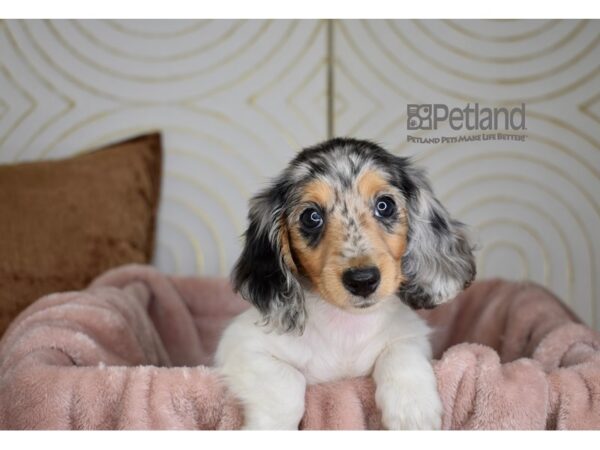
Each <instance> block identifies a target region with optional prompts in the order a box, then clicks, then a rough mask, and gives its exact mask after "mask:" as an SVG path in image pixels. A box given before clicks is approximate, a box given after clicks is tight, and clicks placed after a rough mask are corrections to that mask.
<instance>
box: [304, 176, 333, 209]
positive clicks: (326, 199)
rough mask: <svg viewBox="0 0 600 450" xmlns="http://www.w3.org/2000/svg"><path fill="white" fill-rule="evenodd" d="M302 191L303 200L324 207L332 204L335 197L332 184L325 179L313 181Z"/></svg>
mask: <svg viewBox="0 0 600 450" xmlns="http://www.w3.org/2000/svg"><path fill="white" fill-rule="evenodd" d="M302 191H303V192H302V202H313V203H316V204H318V205H321V206H323V207H327V206H328V205H331V204H332V203H333V199H334V197H335V194H334V192H333V189H332V188H331V186H330V185H329V184H328V183H326V182H325V181H323V180H315V181H311V182H310V183H308V184H307V185H306V186H304V189H302Z"/></svg>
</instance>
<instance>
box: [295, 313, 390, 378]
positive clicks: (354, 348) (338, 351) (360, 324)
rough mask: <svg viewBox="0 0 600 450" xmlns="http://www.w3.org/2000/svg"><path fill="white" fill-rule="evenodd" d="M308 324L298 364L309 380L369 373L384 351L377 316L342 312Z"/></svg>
mask: <svg viewBox="0 0 600 450" xmlns="http://www.w3.org/2000/svg"><path fill="white" fill-rule="evenodd" d="M321 318H323V319H324V320H322V321H319V322H318V323H311V324H309V326H308V327H307V329H306V331H305V334H304V336H303V337H302V340H301V343H300V345H301V346H302V347H303V349H304V351H303V352H302V353H304V355H305V359H304V362H303V364H301V366H300V367H299V368H300V370H301V371H302V372H303V373H304V376H305V377H306V380H307V382H308V383H309V384H314V383H322V382H327V381H333V380H339V379H342V378H352V377H358V376H364V375H369V374H371V372H372V371H373V367H374V365H375V361H376V360H377V357H378V356H379V354H380V353H381V351H382V349H383V348H382V340H381V339H378V338H377V336H378V335H379V334H381V332H382V330H381V329H380V327H381V326H382V324H381V323H380V321H379V320H377V317H369V316H360V315H350V314H347V313H343V314H341V315H340V316H339V317H333V318H331V317H327V316H325V317H321Z"/></svg>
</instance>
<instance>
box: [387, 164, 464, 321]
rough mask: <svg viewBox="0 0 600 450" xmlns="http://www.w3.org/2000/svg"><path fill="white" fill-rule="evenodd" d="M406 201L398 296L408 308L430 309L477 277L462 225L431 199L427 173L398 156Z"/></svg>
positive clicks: (446, 299)
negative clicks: (406, 237) (405, 237)
mask: <svg viewBox="0 0 600 450" xmlns="http://www.w3.org/2000/svg"><path fill="white" fill-rule="evenodd" d="M397 169H398V173H399V180H398V181H399V182H400V185H401V189H402V190H403V191H404V194H405V196H406V199H407V211H408V243H407V249H406V252H405V254H404V256H403V258H402V273H403V275H404V277H405V282H404V283H403V284H402V285H401V286H400V290H399V293H398V294H399V296H400V298H401V299H402V301H403V302H405V303H406V304H408V305H409V306H411V307H413V308H416V309H419V308H427V309H429V308H434V307H435V306H437V305H439V304H441V303H444V302H446V301H448V300H450V299H452V298H454V297H455V296H456V295H457V294H458V293H459V292H460V291H462V290H463V289H465V288H467V287H468V286H469V285H470V284H471V282H472V281H473V279H474V278H475V273H476V269H475V259H474V257H473V247H472V246H471V244H470V243H469V241H468V238H467V234H466V227H465V225H464V224H462V223H461V222H459V221H457V220H454V219H452V218H451V217H450V215H449V214H448V211H446V208H444V206H443V205H442V204H441V203H440V202H439V200H438V199H437V198H435V196H434V194H433V191H432V189H431V186H430V184H429V181H428V180H427V177H426V175H425V173H424V172H423V171H422V170H420V169H417V168H415V167H413V166H412V165H411V164H410V163H409V161H408V159H405V158H397Z"/></svg>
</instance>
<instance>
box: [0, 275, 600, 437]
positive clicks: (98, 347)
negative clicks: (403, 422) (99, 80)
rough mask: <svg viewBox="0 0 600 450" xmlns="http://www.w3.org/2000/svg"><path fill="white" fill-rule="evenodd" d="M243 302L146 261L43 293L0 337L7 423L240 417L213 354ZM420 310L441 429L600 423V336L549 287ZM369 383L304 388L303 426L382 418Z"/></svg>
mask: <svg viewBox="0 0 600 450" xmlns="http://www.w3.org/2000/svg"><path fill="white" fill-rule="evenodd" d="M246 307H247V304H246V303H245V302H243V301H242V300H240V299H239V298H238V297H236V296H235V295H234V294H233V293H232V292H231V290H230V288H229V286H228V284H227V283H226V281H224V280H218V279H202V278H175V277H169V276H165V275H163V274H161V273H159V272H157V271H156V270H155V269H152V268H150V267H146V266H139V265H133V266H125V267H122V268H119V269H115V270H113V271H111V272H108V273H106V274H105V275H103V276H101V277H100V278H98V279H96V280H95V281H94V282H93V283H92V285H91V286H90V288H88V289H87V290H85V291H82V292H68V293H61V294H53V295H49V296H46V297H43V298H42V299H40V300H38V301H37V302H35V303H34V304H33V305H31V306H30V307H29V308H28V309H27V310H25V311H24V312H23V313H22V314H21V315H20V316H19V317H18V318H17V319H16V320H15V322H13V324H12V325H11V327H10V328H9V330H8V331H7V333H6V334H5V335H4V337H3V338H2V340H1V341H0V428H3V429H24V428H36V429H55V428H60V429H124V428H127V429H167V428H169V429H182V428H183V429H235V428H239V427H240V425H241V423H242V414H241V409H240V407H239V405H238V404H237V403H236V400H235V399H234V398H233V397H232V396H231V395H230V394H229V393H228V392H227V390H226V388H225V386H224V385H223V383H222V382H221V381H220V380H219V377H218V375H217V374H216V372H215V371H214V369H211V367H210V364H211V356H212V354H213V352H214V350H215V346H216V344H217V342H218V338H219V334H220V332H221V331H222V329H223V327H224V326H225V325H226V323H227V321H228V320H229V319H230V318H231V317H232V316H234V315H235V314H237V313H239V312H241V311H242V310H243V309H244V308H246ZM424 317H426V318H427V320H428V321H429V322H430V323H431V325H432V326H433V327H434V334H433V336H432V338H433V341H434V348H435V354H436V361H435V362H434V365H435V370H436V374H437V378H438V386H439V391H440V394H441V397H442V400H443V403H444V418H443V427H444V428H445V429H555V428H558V429H573V428H579V429H581V428H586V429H591V428H600V335H599V334H598V333H596V332H594V331H592V330H591V329H589V328H588V327H586V326H584V325H582V324H581V323H580V321H579V320H578V319H577V318H576V317H575V316H574V315H573V314H572V313H571V312H570V311H569V310H568V309H567V308H566V307H565V306H563V305H562V304H561V303H560V302H559V301H558V300H557V299H556V298H555V297H554V296H552V295H551V294H550V293H549V292H547V291H546V290H544V289H543V288H541V287H539V286H536V285H532V284H525V283H511V282H506V281H500V280H493V281H484V282H478V283H475V284H474V285H473V286H472V287H471V288H469V289H468V290H467V291H466V292H464V293H463V294H461V295H460V296H459V297H458V298H457V299H455V300H454V301H453V302H451V303H449V304H447V305H444V306H442V307H439V308H437V309H435V310H433V311H432V312H428V313H424ZM373 389H374V387H373V382H372V381H371V380H370V379H369V378H359V379H353V380H344V381H339V382H335V383H329V384H323V385H316V386H311V387H309V389H308V390H307V394H306V397H307V399H306V414H305V416H304V419H303V420H302V423H301V428H305V429H364V428H367V429H377V428H379V427H380V419H379V415H378V412H377V408H376V406H375V403H374V398H373V397H374V395H373ZM283 401H285V399H283Z"/></svg>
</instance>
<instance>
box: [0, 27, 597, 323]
mask: <svg viewBox="0 0 600 450" xmlns="http://www.w3.org/2000/svg"><path fill="white" fill-rule="evenodd" d="M0 55H1V58H0V163H9V162H17V161H28V160H37V159H47V158H59V157H63V156H68V155H71V154H74V153H77V152H80V151H81V150H83V149H89V148H92V147H95V146H99V145H103V144H106V143H109V142H113V141H116V140H119V139H122V138H126V137H129V136H132V135H135V134H139V133H142V132H146V131H150V130H161V131H162V132H163V143H164V148H165V151H166V153H165V156H166V158H165V166H164V179H163V191H162V205H161V209H160V213H159V228H158V238H157V252H156V257H155V261H154V263H155V265H156V266H157V267H159V268H160V269H161V270H164V271H166V272H170V273H175V274H182V275H183V274H186V275H192V274H201V275H224V276H225V275H227V274H228V273H229V270H230V268H231V266H232V264H233V262H234V261H235V259H236V257H237V255H238V252H239V250H240V242H241V241H240V236H241V234H242V232H243V230H244V227H245V220H246V219H245V216H246V212H247V201H248V199H249V198H250V196H251V195H252V194H253V193H254V192H256V190H258V189H259V188H261V187H263V186H264V185H265V184H266V183H267V182H268V179H269V177H271V176H273V175H275V174H276V173H278V172H279V171H280V170H281V169H282V168H283V167H284V166H285V164H286V163H287V162H288V161H289V159H290V158H291V157H292V156H293V155H294V154H295V152H297V151H298V150H299V149H301V148H302V147H303V146H307V145H311V144H314V143H316V142H318V141H321V140H323V139H326V138H327V137H330V136H341V135H347V136H354V137H359V138H366V139H371V140H374V141H376V142H378V143H380V144H382V145H383V146H384V147H386V148H387V149H388V150H390V151H392V152H394V153H395V154H398V155H406V156H411V157H413V158H414V160H415V161H416V162H417V163H419V164H420V165H422V166H423V167H425V168H426V169H427V170H428V172H429V175H430V178H431V180H432V184H433V187H434V190H435V191H436V194H437V195H438V197H439V198H440V200H441V201H442V202H443V203H444V204H445V205H446V206H447V208H448V209H449V210H450V212H451V213H452V214H453V215H454V216H456V217H457V218H459V219H460V220H462V221H464V222H466V223H467V224H469V225H470V226H471V228H472V232H473V236H474V237H475V239H476V242H477V245H478V251H477V262H478V277H479V278H488V277H505V278H510V279H531V280H533V281H536V282H538V283H541V284H543V285H545V286H547V287H548V288H549V289H550V290H552V291H553V292H555V293H556V294H557V295H559V296H560V297H561V298H563V299H564V300H565V301H566V302H567V303H568V304H569V305H571V307H572V308H573V309H574V310H575V311H576V312H577V313H578V314H579V316H580V317H582V318H583V319H584V320H585V321H586V322H587V323H589V324H591V325H593V326H594V327H596V329H599V328H600V305H599V301H598V295H599V294H600V279H599V277H598V270H599V268H600V239H599V237H600V195H599V193H600V132H599V130H600V21H594V20H491V21H479V20H422V21H419V20H176V21H170V20H3V21H0ZM475 102H478V103H480V104H481V105H483V106H490V107H498V106H515V105H521V104H523V103H524V104H525V105H526V121H527V127H526V130H523V131H522V132H521V133H522V134H524V135H525V136H526V139H525V140H524V142H521V141H489V142H460V143H441V144H423V143H414V142H409V141H408V139H407V136H408V134H413V135H415V136H419V137H427V136H430V135H433V134H436V132H435V131H423V130H420V131H415V132H414V133H413V132H408V131H407V124H406V122H407V116H406V111H407V106H406V105H407V104H423V103H426V104H447V105H449V106H458V107H464V106H465V105H466V104H473V103H475ZM451 131H452V130H449V129H446V130H438V132H437V134H439V133H440V132H441V133H446V134H450V132H451Z"/></svg>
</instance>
